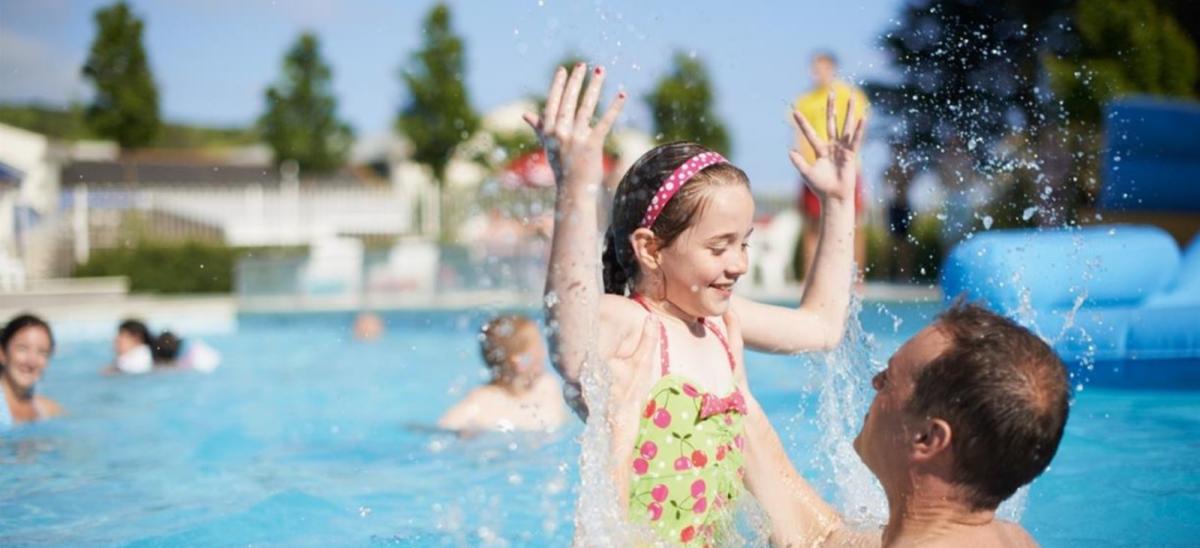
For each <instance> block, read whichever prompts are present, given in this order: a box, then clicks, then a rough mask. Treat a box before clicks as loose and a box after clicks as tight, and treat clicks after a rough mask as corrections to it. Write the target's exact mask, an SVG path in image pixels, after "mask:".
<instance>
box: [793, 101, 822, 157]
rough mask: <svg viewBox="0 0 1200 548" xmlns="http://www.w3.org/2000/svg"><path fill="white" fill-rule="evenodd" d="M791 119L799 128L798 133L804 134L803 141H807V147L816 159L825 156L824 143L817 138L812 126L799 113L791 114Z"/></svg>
mask: <svg viewBox="0 0 1200 548" xmlns="http://www.w3.org/2000/svg"><path fill="white" fill-rule="evenodd" d="M792 118H795V119H796V124H797V125H799V126H800V132H801V133H803V134H804V139H805V140H807V141H808V145H809V146H811V147H812V149H813V151H814V152H815V153H816V154H817V157H818V158H820V157H821V156H824V155H825V143H823V142H822V141H821V138H820V137H818V136H817V130H815V129H813V127H812V124H810V123H808V120H806V119H804V117H803V116H801V115H800V113H799V112H793V113H792Z"/></svg>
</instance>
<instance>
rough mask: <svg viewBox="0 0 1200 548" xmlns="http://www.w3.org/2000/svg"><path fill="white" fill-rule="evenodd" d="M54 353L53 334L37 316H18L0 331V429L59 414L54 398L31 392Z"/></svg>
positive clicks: (60, 412) (60, 409)
mask: <svg viewBox="0 0 1200 548" xmlns="http://www.w3.org/2000/svg"><path fill="white" fill-rule="evenodd" d="M53 353H54V334H53V333H51V332H50V326H49V325H48V324H46V322H44V321H42V319H41V318H38V317H37V316H33V315H30V314H22V315H20V316H17V317H15V318H13V319H12V320H10V321H9V322H8V324H7V325H5V326H4V330H3V331H0V390H3V393H4V401H3V402H2V403H3V405H0V429H3V428H8V427H10V426H12V425H14V424H20V423H23V422H30V421H35V420H38V419H45V418H49V417H54V416H57V415H61V414H62V408H61V407H59V405H58V404H57V403H55V402H54V401H53V400H51V399H49V398H46V397H43V396H39V395H37V394H34V387H36V386H37V383H38V381H39V380H41V378H42V373H44V372H45V371H46V366H47V365H49V364H50V356H51V355H52V354H53Z"/></svg>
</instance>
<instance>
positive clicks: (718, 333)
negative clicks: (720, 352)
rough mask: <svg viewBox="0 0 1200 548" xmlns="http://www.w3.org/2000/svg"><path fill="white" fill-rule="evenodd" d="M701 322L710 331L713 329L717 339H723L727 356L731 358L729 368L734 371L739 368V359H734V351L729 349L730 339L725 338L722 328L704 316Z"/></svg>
mask: <svg viewBox="0 0 1200 548" xmlns="http://www.w3.org/2000/svg"><path fill="white" fill-rule="evenodd" d="M700 323H703V324H704V326H705V327H707V328H708V330H709V331H712V332H713V335H716V336H717V340H718V341H721V346H724V347H725V356H726V357H728V358H729V370H730V371H733V370H735V369H737V361H735V360H734V359H733V351H732V350H730V349H729V341H727V340H726V339H725V335H723V334H722V333H721V330H720V329H717V328H716V327H715V326H713V325H712V324H711V323H710V322H708V321H706V320H705V319H704V318H701V319H700Z"/></svg>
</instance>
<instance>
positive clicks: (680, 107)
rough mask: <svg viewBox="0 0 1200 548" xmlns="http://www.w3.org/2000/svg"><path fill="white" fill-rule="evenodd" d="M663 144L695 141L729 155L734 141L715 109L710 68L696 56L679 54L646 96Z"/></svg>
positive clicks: (656, 132) (656, 136) (657, 135)
mask: <svg viewBox="0 0 1200 548" xmlns="http://www.w3.org/2000/svg"><path fill="white" fill-rule="evenodd" d="M646 103H647V104H648V105H649V106H650V112H651V114H652V116H653V117H654V132H655V134H656V135H655V139H657V140H658V141H659V142H660V143H662V142H670V141H693V142H696V143H700V144H702V145H704V146H706V147H709V148H711V149H713V150H716V151H717V152H720V153H722V154H725V155H728V154H729V153H730V147H731V144H730V142H729V134H728V132H726V130H725V125H724V124H723V123H721V121H720V119H718V118H717V116H716V114H715V113H714V112H713V111H712V108H713V92H712V85H711V84H710V83H709V78H708V71H707V70H705V68H704V64H703V63H701V62H700V61H699V60H698V59H696V58H695V56H692V55H685V54H683V53H676V54H675V57H674V59H673V67H672V69H671V71H670V72H669V73H668V74H666V75H664V76H663V77H662V79H661V80H659V82H658V85H656V86H655V88H654V91H652V92H651V93H650V95H649V96H648V97H646Z"/></svg>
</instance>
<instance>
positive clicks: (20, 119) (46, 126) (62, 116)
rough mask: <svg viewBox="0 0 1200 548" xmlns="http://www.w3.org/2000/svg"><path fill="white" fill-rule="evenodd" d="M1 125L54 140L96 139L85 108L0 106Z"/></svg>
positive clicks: (74, 106) (73, 106)
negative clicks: (14, 127) (84, 111)
mask: <svg viewBox="0 0 1200 548" xmlns="http://www.w3.org/2000/svg"><path fill="white" fill-rule="evenodd" d="M0 123H3V124H8V125H10V126H16V127H19V128H22V129H27V130H29V131H32V132H34V133H39V134H41V135H45V136H47V137H51V138H54V139H64V140H70V141H75V140H79V139H90V138H94V137H95V135H93V134H92V131H91V129H89V128H88V127H87V120H85V119H84V115H83V108H82V107H80V106H78V105H72V106H71V107H70V108H69V109H60V108H54V107H49V106H42V105H36V104H34V105H0Z"/></svg>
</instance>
